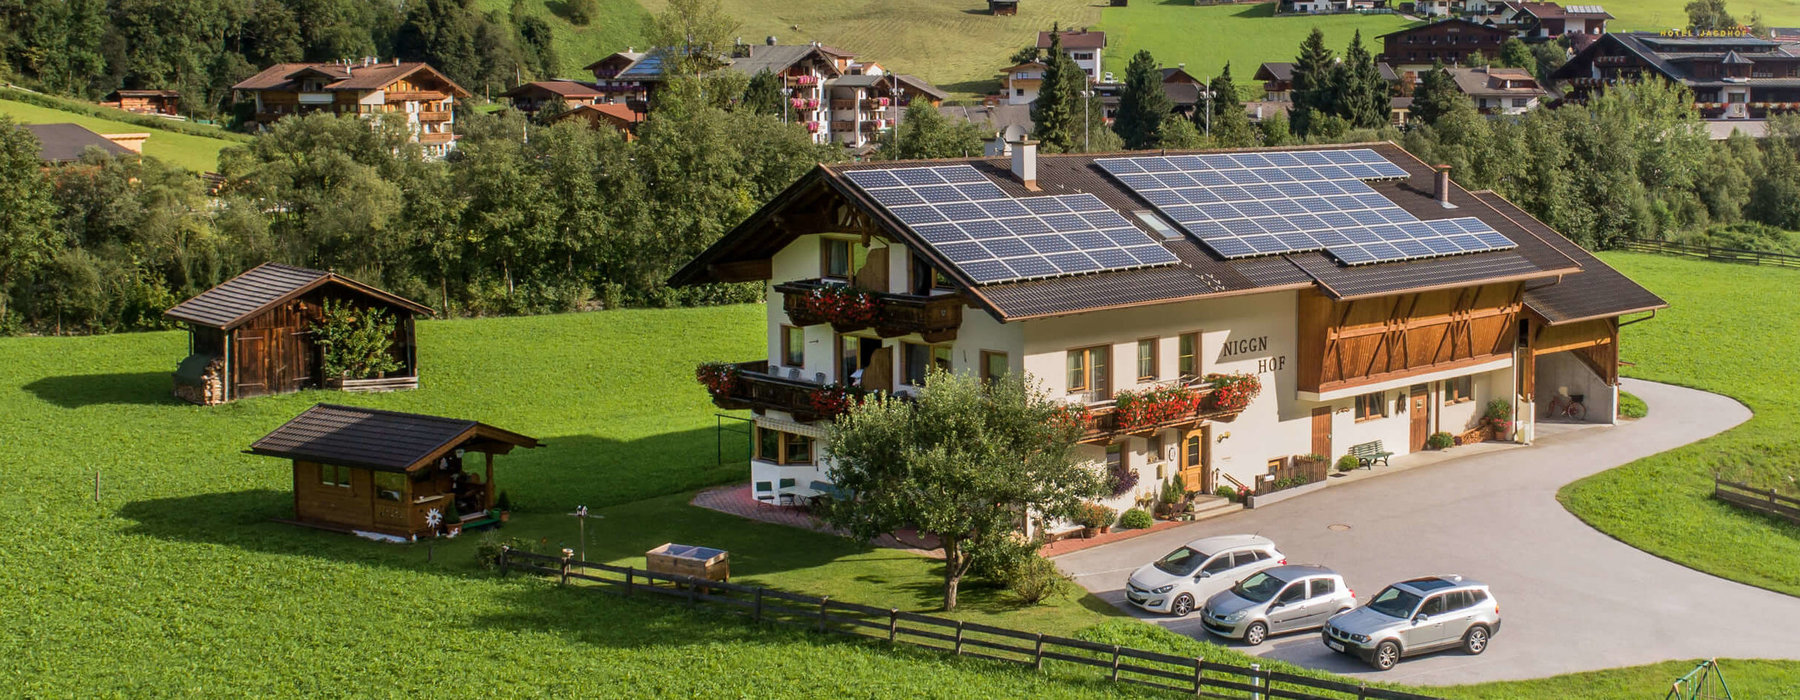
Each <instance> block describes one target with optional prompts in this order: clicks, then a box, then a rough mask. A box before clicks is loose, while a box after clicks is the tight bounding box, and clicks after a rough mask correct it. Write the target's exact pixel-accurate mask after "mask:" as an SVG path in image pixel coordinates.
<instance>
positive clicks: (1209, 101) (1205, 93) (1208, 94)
mask: <svg viewBox="0 0 1800 700" xmlns="http://www.w3.org/2000/svg"><path fill="white" fill-rule="evenodd" d="M1200 96H1201V97H1204V98H1206V136H1207V137H1208V138H1211V137H1212V105H1213V91H1212V79H1211V78H1208V79H1207V81H1206V89H1204V90H1201V91H1200Z"/></svg>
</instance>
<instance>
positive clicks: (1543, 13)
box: [1491, 2, 1613, 40]
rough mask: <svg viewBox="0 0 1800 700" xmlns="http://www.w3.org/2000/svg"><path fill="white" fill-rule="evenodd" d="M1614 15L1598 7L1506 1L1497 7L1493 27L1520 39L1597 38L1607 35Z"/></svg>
mask: <svg viewBox="0 0 1800 700" xmlns="http://www.w3.org/2000/svg"><path fill="white" fill-rule="evenodd" d="M1612 18H1613V16H1612V15H1611V14H1610V13H1608V12H1607V11H1606V8H1603V7H1601V6H1599V5H1569V6H1568V7H1564V6H1562V5H1558V4H1556V3H1553V2H1504V3H1500V5H1499V6H1497V7H1495V8H1494V14H1493V19H1492V20H1491V21H1492V22H1493V23H1494V24H1497V25H1498V26H1500V27H1503V28H1505V29H1509V30H1512V31H1513V32H1515V33H1517V34H1518V36H1519V38H1521V39H1528V40H1530V39H1536V40H1545V39H1555V38H1557V37H1560V36H1563V35H1565V34H1588V35H1594V36H1598V35H1600V34H1605V33H1606V21H1607V20H1610V19H1612Z"/></svg>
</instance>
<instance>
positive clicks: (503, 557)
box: [500, 545, 512, 578]
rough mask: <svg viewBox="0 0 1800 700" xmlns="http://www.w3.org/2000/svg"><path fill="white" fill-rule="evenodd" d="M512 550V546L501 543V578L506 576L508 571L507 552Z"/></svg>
mask: <svg viewBox="0 0 1800 700" xmlns="http://www.w3.org/2000/svg"><path fill="white" fill-rule="evenodd" d="M511 551H512V547H508V546H506V545H500V577H501V578H506V571H507V561H506V553H507V552H511Z"/></svg>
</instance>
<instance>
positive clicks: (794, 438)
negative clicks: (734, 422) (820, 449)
mask: <svg viewBox="0 0 1800 700" xmlns="http://www.w3.org/2000/svg"><path fill="white" fill-rule="evenodd" d="M756 458H757V459H759V460H762V461H764V462H772V463H775V464H812V463H813V440H812V438H811V437H808V436H805V435H800V434H797V433H784V432H782V431H779V430H772V429H769V428H764V427H762V426H760V425H759V426H756Z"/></svg>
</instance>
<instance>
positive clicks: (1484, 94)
mask: <svg viewBox="0 0 1800 700" xmlns="http://www.w3.org/2000/svg"><path fill="white" fill-rule="evenodd" d="M1447 70H1448V71H1449V73H1450V77H1451V78H1453V79H1455V80H1456V89H1457V90H1459V91H1461V92H1462V94H1464V95H1468V96H1469V100H1470V101H1472V102H1474V103H1475V109H1476V110H1477V111H1479V112H1481V113H1482V114H1524V113H1526V112H1529V111H1531V110H1534V109H1537V108H1538V106H1539V105H1540V104H1542V101H1543V99H1544V95H1546V94H1548V93H1546V92H1544V89H1543V88H1541V87H1538V82H1537V78H1534V77H1532V75H1531V73H1530V72H1528V71H1526V70H1525V69H1523V68H1496V67H1491V66H1489V67H1483V68H1449V69H1447Z"/></svg>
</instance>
